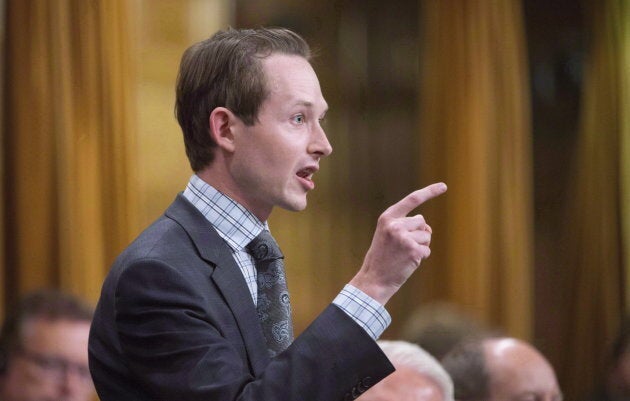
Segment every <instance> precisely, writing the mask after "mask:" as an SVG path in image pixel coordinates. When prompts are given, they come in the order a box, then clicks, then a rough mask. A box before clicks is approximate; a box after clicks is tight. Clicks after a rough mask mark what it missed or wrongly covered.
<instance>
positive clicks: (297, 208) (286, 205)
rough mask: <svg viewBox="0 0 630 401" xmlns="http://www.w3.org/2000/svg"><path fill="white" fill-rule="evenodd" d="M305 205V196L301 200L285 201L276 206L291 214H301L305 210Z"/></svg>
mask: <svg viewBox="0 0 630 401" xmlns="http://www.w3.org/2000/svg"><path fill="white" fill-rule="evenodd" d="M306 205H307V201H306V196H304V197H303V198H302V199H285V201H284V202H282V203H281V204H279V205H278V206H280V207H281V208H282V209H285V210H289V211H291V212H301V211H302V210H304V209H306Z"/></svg>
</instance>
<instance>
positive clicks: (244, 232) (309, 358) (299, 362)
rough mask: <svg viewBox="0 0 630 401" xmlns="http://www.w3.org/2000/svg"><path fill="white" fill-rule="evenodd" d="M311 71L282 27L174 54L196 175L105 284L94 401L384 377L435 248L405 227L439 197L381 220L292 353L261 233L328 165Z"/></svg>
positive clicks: (412, 200)
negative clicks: (396, 299)
mask: <svg viewBox="0 0 630 401" xmlns="http://www.w3.org/2000/svg"><path fill="white" fill-rule="evenodd" d="M309 60H310V50H309V47H308V45H307V43H306V42H305V41H304V39H303V38H301V37H300V36H299V35H297V34H296V33H294V32H292V31H290V30H287V29H283V28H260V29H243V30H237V29H228V30H226V31H220V32H218V33H216V34H215V35H213V36H212V37H211V38H209V39H206V40H204V41H201V42H199V43H196V44H194V45H192V46H191V47H189V48H188V49H187V50H186V51H185V52H184V55H183V56H182V60H181V63H180V69H179V74H178V78H177V84H176V100H175V104H176V106H175V110H176V116H177V119H178V121H179V124H180V126H181V128H182V131H183V134H184V145H185V148H186V154H187V156H188V159H189V163H190V166H191V168H192V170H193V172H194V174H193V175H192V176H191V178H190V180H189V181H188V184H187V186H186V188H185V189H184V191H183V193H180V194H179V195H178V196H177V197H176V199H175V201H174V202H173V203H172V204H171V206H170V207H169V208H168V209H167V210H166V212H165V213H164V215H162V216H161V217H159V218H158V220H157V221H156V222H155V223H153V224H152V225H151V226H150V227H148V228H147V229H146V230H145V231H144V232H143V233H141V234H140V236H139V237H138V238H137V239H136V240H135V241H134V242H133V243H132V244H130V245H129V247H128V248H127V249H126V250H125V251H123V253H122V254H121V255H120V256H119V257H118V258H117V260H116V261H115V262H114V265H113V266H112V269H111V270H110V272H109V274H108V276H107V278H106V280H105V282H104V284H103V287H102V290H101V296H100V300H99V302H98V305H97V308H96V312H95V316H94V320H93V323H92V328H91V330H90V341H89V360H90V370H91V372H92V377H93V378H94V382H95V386H96V390H97V392H98V394H99V397H100V398H101V400H102V401H125V400H134V401H142V400H144V401H155V400H187V401H194V400H200V401H201V400H203V401H235V400H240V401H247V400H256V401H265V400H277V401H282V400H286V401H289V400H299V399H308V400H309V401H331V400H341V399H354V398H356V397H357V396H358V393H357V390H358V389H361V390H363V391H365V390H366V389H367V388H369V387H370V386H372V385H374V384H375V383H377V382H378V381H380V380H381V379H382V378H384V377H385V376H387V375H388V374H389V373H391V372H392V371H393V367H392V365H391V363H390V362H389V361H388V360H387V358H386V356H385V355H384V354H383V352H382V351H381V349H380V348H379V347H378V345H377V344H376V340H377V339H378V338H379V337H380V335H381V334H382V333H383V331H384V330H385V329H386V328H387V327H388V325H389V324H390V322H391V317H390V315H389V313H388V312H387V311H386V309H385V304H386V303H387V302H388V301H389V299H390V298H391V297H392V296H393V295H394V294H395V293H396V292H397V291H398V289H399V288H400V287H401V286H402V285H403V284H404V283H405V281H406V280H407V279H408V278H409V276H410V275H411V274H412V273H413V272H414V271H415V270H416V269H417V268H418V266H419V265H420V263H421V262H422V260H424V259H425V258H427V257H428V256H429V254H430V242H431V235H432V228H431V227H430V226H429V225H428V224H427V223H426V221H425V220H424V217H422V216H421V215H412V216H408V214H410V213H411V212H412V211H413V210H414V209H415V208H416V207H418V206H420V205H421V204H422V203H424V202H425V201H427V200H429V199H431V198H434V197H436V196H438V195H440V194H442V193H444V192H445V191H446V185H445V184H443V183H437V184H433V185H429V186H428V187H425V188H423V189H419V190H417V191H414V192H412V193H411V194H409V195H407V196H406V197H404V198H403V199H402V200H401V201H399V202H397V203H396V204H394V205H392V206H391V207H389V208H388V209H387V210H385V212H383V213H382V214H381V216H380V217H379V219H378V222H377V225H376V229H375V233H374V236H373V240H372V243H371V245H370V247H369V249H368V251H367V253H366V255H365V258H364V260H363V263H362V265H361V267H360V268H359V270H358V272H357V273H356V275H355V276H354V277H353V278H352V279H351V280H350V282H349V283H348V284H347V285H346V286H344V287H343V288H342V289H341V292H340V293H339V294H338V296H337V297H336V298H335V299H333V300H332V303H331V304H330V305H328V307H327V308H326V309H325V310H324V311H323V312H322V313H321V314H320V315H319V316H318V317H317V318H316V319H315V321H314V322H313V323H312V324H311V325H310V326H309V327H308V328H306V330H304V331H303V333H302V334H301V335H300V336H298V337H296V338H294V337H293V327H292V322H291V307H290V301H289V292H288V289H287V287H286V276H285V272H284V266H283V261H282V259H283V255H282V252H281V251H280V249H279V248H278V245H277V244H276V242H275V240H274V239H273V237H272V236H271V234H270V231H269V226H268V224H267V219H268V217H269V216H270V214H271V212H272V210H273V208H274V207H281V208H284V209H287V210H291V211H301V210H303V209H305V208H306V205H307V194H308V193H309V192H310V191H311V190H313V189H314V188H315V182H314V180H313V177H314V175H315V174H316V173H317V171H318V170H319V167H320V166H319V164H320V161H321V160H322V159H324V158H325V157H327V156H328V155H329V154H330V153H331V152H332V146H331V145H330V143H329V141H328V138H327V136H326V133H325V132H324V130H323V128H322V126H321V121H322V120H323V119H324V116H325V114H326V111H327V109H328V105H327V103H326V101H325V100H324V97H323V95H322V93H321V88H320V85H319V81H318V79H317V75H316V74H315V71H314V70H313V68H312V66H311V64H310V61H309ZM182 186H183V185H182Z"/></svg>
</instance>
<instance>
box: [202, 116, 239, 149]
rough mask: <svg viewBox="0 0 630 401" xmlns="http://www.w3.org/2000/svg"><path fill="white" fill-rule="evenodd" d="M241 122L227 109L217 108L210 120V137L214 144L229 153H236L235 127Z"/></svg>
mask: <svg viewBox="0 0 630 401" xmlns="http://www.w3.org/2000/svg"><path fill="white" fill-rule="evenodd" d="M239 121H240V120H239V118H238V117H236V115H235V114H234V113H232V112H231V111H230V109H227V108H225V107H217V108H216V109H214V110H212V113H210V118H209V119H208V123H209V128H210V135H211V136H212V139H213V140H214V142H215V143H216V144H217V145H218V146H219V147H220V148H221V149H224V150H226V151H228V152H233V151H234V132H233V130H234V125H235V124H236V123H238V122H239Z"/></svg>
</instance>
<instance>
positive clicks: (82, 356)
mask: <svg viewBox="0 0 630 401" xmlns="http://www.w3.org/2000/svg"><path fill="white" fill-rule="evenodd" d="M22 330H23V331H22V333H23V347H22V350H21V351H18V352H16V353H14V354H12V355H11V356H10V359H9V361H8V365H7V371H6V372H5V373H4V375H2V376H0V399H2V400H3V401H88V400H92V399H93V397H94V386H93V384H92V379H91V377H90V374H89V370H88V351H87V343H88V334H89V331H90V323H89V322H74V321H67V320H60V321H46V320H41V319H32V320H28V321H26V322H25V323H24V325H23V327H22Z"/></svg>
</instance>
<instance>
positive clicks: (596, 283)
mask: <svg viewBox="0 0 630 401" xmlns="http://www.w3.org/2000/svg"><path fill="white" fill-rule="evenodd" d="M589 7H590V8H589V9H588V11H589V12H588V13H587V14H586V15H589V21H588V24H587V25H588V26H589V28H590V29H589V39H590V41H589V45H588V47H587V58H586V61H585V65H584V80H583V91H582V105H581V119H580V132H579V138H578V142H577V148H576V157H575V163H574V166H572V167H573V168H572V171H573V175H572V176H571V177H570V188H571V192H570V195H569V197H568V202H567V208H566V210H567V216H566V223H565V243H566V247H567V252H566V253H565V254H566V258H565V259H564V261H565V262H564V263H565V265H564V269H563V271H565V272H566V273H565V274H566V276H565V277H563V281H564V282H565V285H566V289H567V294H568V298H567V304H566V305H565V306H564V307H565V308H566V312H567V313H566V314H565V316H566V321H565V322H563V323H564V324H563V328H564V330H565V331H564V337H565V338H566V341H567V342H566V350H570V352H564V353H562V355H563V359H562V361H563V366H562V367H561V369H560V371H561V375H560V376H561V377H560V378H561V380H562V382H563V383H564V384H565V393H566V394H567V398H568V399H573V398H576V397H578V396H580V395H583V394H585V393H586V392H587V391H589V390H590V389H591V387H592V386H593V385H594V384H595V381H596V380H597V379H598V376H600V374H601V372H603V371H604V367H605V360H604V357H603V356H604V352H605V350H607V349H608V347H609V346H610V344H611V343H612V340H613V339H614V337H615V335H616V331H617V328H618V326H619V322H620V318H621V317H622V306H623V262H622V252H623V251H622V247H623V246H624V245H623V244H624V237H623V235H622V231H623V228H622V223H623V221H627V220H626V219H627V215H626V216H624V213H627V212H628V201H627V199H628V198H627V197H626V196H625V195H624V193H623V191H624V189H625V190H626V191H627V186H624V185H623V181H622V180H623V179H625V180H627V177H628V171H627V159H624V156H626V154H627V153H626V154H624V152H627V146H628V145H627V141H628V135H629V133H630V132H629V131H628V128H629V126H628V124H627V121H628V112H627V110H628V106H630V102H629V99H630V98H629V97H628V96H629V95H628V91H627V88H628V77H629V74H630V70H629V69H628V64H627V60H628V55H629V54H630V50H629V49H628V47H627V45H628V39H627V36H626V35H627V33H628V24H629V23H630V19H629V18H628V17H629V14H628V4H627V3H626V2H624V1H622V0H606V1H601V2H596V3H592V4H590V5H589ZM624 32H625V33H624ZM624 63H625V64H624ZM624 177H625V178H624ZM626 185H627V183H626ZM626 238H627V237H626ZM625 244H626V246H627V239H625ZM566 350H565V351H566Z"/></svg>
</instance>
